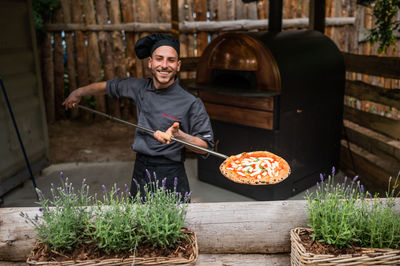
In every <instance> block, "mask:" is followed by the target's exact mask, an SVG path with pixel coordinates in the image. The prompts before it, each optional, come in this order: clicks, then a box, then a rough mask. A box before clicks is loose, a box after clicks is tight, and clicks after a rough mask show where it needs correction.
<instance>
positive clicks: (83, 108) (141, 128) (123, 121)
mask: <svg viewBox="0 0 400 266" xmlns="http://www.w3.org/2000/svg"><path fill="white" fill-rule="evenodd" d="M73 107H77V108H80V109H82V110H85V111H88V112H91V113H94V114H97V115H100V116H103V117H106V118H108V119H110V120H114V121H117V122H120V123H122V124H125V125H128V126H133V127H135V128H137V129H140V130H143V131H146V132H148V133H151V134H154V133H155V130H152V129H148V128H145V127H142V126H139V125H137V124H134V123H131V122H128V121H125V120H122V119H119V118H117V117H114V116H112V115H109V114H105V113H102V112H99V111H97V110H94V109H91V108H88V107H86V106H83V105H80V104H73ZM170 138H171V140H173V141H176V142H178V143H181V144H183V145H186V146H189V147H192V148H194V149H197V150H201V151H204V152H207V153H209V154H211V155H214V156H216V157H219V158H222V159H224V160H225V161H226V159H228V158H230V157H231V156H227V155H225V154H222V153H219V152H216V151H213V150H210V149H206V148H203V147H200V146H197V145H194V144H192V143H189V142H186V141H183V140H180V139H177V138H174V137H172V136H170ZM275 156H277V155H275ZM278 157H279V156H278ZM225 161H224V162H225ZM222 164H223V163H222ZM222 164H221V165H222ZM221 173H222V174H223V175H224V176H225V177H227V176H226V175H225V174H224V173H223V171H221ZM289 175H290V168H289V172H288V174H287V176H286V177H285V178H283V179H282V180H280V181H279V182H281V181H283V180H284V179H286V178H287V177H288V176H289ZM229 179H230V178H229ZM230 180H232V179H230ZM232 181H234V180H232ZM234 182H236V181H234ZM242 184H243V183H242ZM250 185H252V184H250ZM257 185H268V184H257Z"/></svg>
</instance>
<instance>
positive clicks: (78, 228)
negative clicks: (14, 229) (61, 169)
mask: <svg viewBox="0 0 400 266" xmlns="http://www.w3.org/2000/svg"><path fill="white" fill-rule="evenodd" d="M60 178H61V187H57V188H56V187H55V186H54V184H51V189H50V190H51V195H52V198H51V199H47V198H45V196H44V195H43V193H42V191H40V190H39V189H37V192H38V195H39V202H38V204H39V205H40V208H39V210H40V211H41V213H42V215H41V216H38V215H36V216H35V217H34V218H31V217H29V216H28V215H27V214H24V213H21V216H23V217H25V218H26V219H27V220H28V221H30V222H31V223H32V224H33V225H34V227H35V229H36V231H37V236H38V237H39V238H40V239H41V241H42V242H43V243H44V244H46V245H48V246H49V247H50V248H51V249H53V250H56V251H61V252H63V251H64V250H73V249H75V248H76V247H78V246H79V245H81V244H82V243H83V241H84V240H85V236H86V233H85V231H86V228H87V224H88V223H89V221H90V218H91V216H92V215H91V212H90V210H88V209H87V208H86V206H88V205H90V203H91V201H92V197H91V196H89V186H88V185H87V184H86V183H85V179H84V180H83V182H82V186H81V188H80V189H79V190H78V191H77V193H76V192H75V189H74V188H73V187H72V183H70V182H69V180H68V178H66V179H64V176H63V173H61V174H60ZM50 207H52V208H50Z"/></svg>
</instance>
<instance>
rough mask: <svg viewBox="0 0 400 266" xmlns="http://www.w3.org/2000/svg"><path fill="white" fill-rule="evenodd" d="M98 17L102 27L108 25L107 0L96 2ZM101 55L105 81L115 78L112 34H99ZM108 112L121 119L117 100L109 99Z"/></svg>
mask: <svg viewBox="0 0 400 266" xmlns="http://www.w3.org/2000/svg"><path fill="white" fill-rule="evenodd" d="M96 17H97V22H98V23H99V24H100V25H106V24H107V21H108V18H109V16H108V12H107V4H106V0H96ZM99 46H100V54H101V58H102V61H103V70H104V79H105V80H110V79H113V78H115V74H114V65H113V58H112V57H113V51H112V40H111V33H110V32H106V31H100V32H99ZM107 107H108V112H109V113H110V114H112V115H113V116H117V117H120V116H121V113H120V110H119V102H118V100H116V99H111V98H107Z"/></svg>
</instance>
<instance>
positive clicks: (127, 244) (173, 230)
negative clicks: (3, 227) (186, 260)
mask: <svg viewBox="0 0 400 266" xmlns="http://www.w3.org/2000/svg"><path fill="white" fill-rule="evenodd" d="M147 174H148V177H149V180H150V182H149V183H148V184H147V185H146V186H145V187H144V191H145V193H144V194H142V195H141V194H140V193H138V194H137V195H136V197H132V196H131V195H130V192H129V187H128V186H127V185H125V189H124V191H121V189H119V188H117V186H116V185H115V184H114V186H113V187H112V188H111V190H109V191H107V188H106V187H105V186H104V185H103V191H104V192H103V197H102V199H101V200H99V199H97V195H94V196H90V195H89V186H88V185H87V184H86V183H85V180H84V181H83V182H82V186H81V188H80V189H79V190H78V191H77V192H75V189H74V188H73V186H72V183H70V182H69V181H68V178H66V179H64V176H63V174H62V173H61V187H58V188H55V187H54V185H53V184H52V188H51V193H52V198H51V199H46V198H45V197H44V195H43V193H42V192H41V191H40V190H38V193H39V197H40V201H39V202H38V204H39V205H40V208H39V210H40V211H41V213H42V215H36V216H35V217H34V218H31V217H29V216H28V215H27V214H26V213H21V214H20V215H21V216H22V217H24V218H25V219H27V221H29V222H31V223H32V224H33V225H34V227H35V229H36V232H37V236H38V238H39V239H40V241H42V242H43V243H44V244H45V245H47V246H48V247H49V248H50V249H52V250H56V251H58V252H60V253H61V254H64V253H65V252H67V251H72V250H74V249H76V248H78V247H80V246H81V245H84V244H91V245H95V246H96V247H97V249H98V250H99V251H102V252H104V253H106V254H117V253H126V252H129V253H132V252H133V253H134V252H135V251H136V249H137V247H138V246H139V245H146V246H150V247H153V248H168V247H172V246H174V245H175V244H177V243H179V242H180V241H182V240H183V239H185V238H186V235H185V234H184V233H183V232H181V228H182V227H183V225H184V221H185V214H186V210H187V202H189V198H190V193H189V194H188V193H187V194H185V195H181V194H180V193H178V192H177V191H176V186H177V178H176V179H175V182H174V187H175V189H174V191H169V190H167V189H166V187H165V183H166V179H163V180H162V185H161V186H159V184H158V183H159V182H158V181H156V178H155V177H154V180H152V178H151V176H150V173H149V172H148V171H147ZM135 182H136V181H135ZM136 184H137V182H136Z"/></svg>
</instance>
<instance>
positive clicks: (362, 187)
mask: <svg viewBox="0 0 400 266" xmlns="http://www.w3.org/2000/svg"><path fill="white" fill-rule="evenodd" d="M360 189H361V192H362V193H364V186H363V185H361V186H360Z"/></svg>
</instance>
